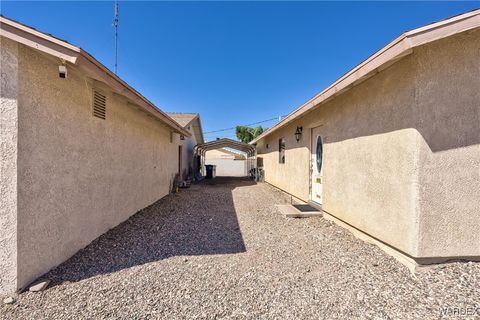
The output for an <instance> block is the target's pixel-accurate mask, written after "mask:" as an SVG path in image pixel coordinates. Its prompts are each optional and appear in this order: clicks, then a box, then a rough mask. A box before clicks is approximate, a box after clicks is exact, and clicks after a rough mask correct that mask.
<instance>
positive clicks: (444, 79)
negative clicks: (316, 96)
mask: <svg viewBox="0 0 480 320" xmlns="http://www.w3.org/2000/svg"><path fill="white" fill-rule="evenodd" d="M478 37H479V35H478V31H476V32H474V33H469V34H460V35H457V36H455V37H451V38H448V39H446V40H442V41H439V42H436V43H433V44H430V45H427V46H425V47H421V48H418V49H417V50H415V52H414V53H413V54H411V55H409V56H407V57H405V58H404V59H402V60H400V61H399V62H397V63H395V64H393V65H392V66H390V67H389V68H388V69H386V70H383V71H381V72H380V73H378V74H377V75H375V76H374V77H372V78H370V79H368V80H366V81H365V82H363V83H361V84H360V85H358V86H356V87H354V88H352V89H350V90H349V91H347V92H346V93H344V94H342V95H340V96H338V97H336V98H333V99H332V100H330V101H328V102H326V103H325V104H324V105H322V106H321V107H320V108H317V109H316V110H315V111H312V112H311V113H309V114H308V115H306V116H304V117H302V118H300V119H298V120H297V121H295V122H294V123H292V124H290V125H289V126H287V127H285V128H282V129H280V130H278V131H276V132H274V133H272V134H270V135H268V136H267V137H265V138H264V139H262V140H261V141H259V143H258V152H259V157H262V158H263V164H264V170H265V180H266V181H267V182H269V183H271V184H273V185H275V186H277V187H279V188H281V189H283V190H285V191H287V192H289V193H291V194H293V195H295V196H297V197H299V198H301V199H303V200H308V199H309V188H310V172H309V170H310V156H311V155H310V148H309V145H310V132H311V128H314V127H318V126H320V129H319V130H320V132H321V133H322V136H323V137H324V169H323V170H324V171H323V198H324V199H323V201H324V202H323V209H324V210H325V211H327V212H329V213H331V214H332V215H334V216H336V217H338V218H340V219H342V220H344V221H346V222H348V223H349V224H351V225H353V226H354V227H357V228H359V229H361V230H363V231H364V232H366V233H368V234H370V235H371V236H373V237H376V238H378V239H380V240H381V241H384V242H386V243H388V244H389V245H391V246H393V247H395V248H397V249H398V250H400V251H402V252H404V253H407V254H408V255H410V256H413V257H440V256H463V255H470V256H478V255H480V251H479V250H480V245H479V241H478V239H479V236H480V235H479V233H478V229H479V228H480V219H479V216H478V212H480V210H479V208H478V203H479V201H478V200H479V198H478V190H479V184H478V180H479V171H478V163H479V156H480V153H479V152H478V150H479V149H478V147H479V139H478V134H479V130H478V123H479V121H478V108H479V107H478V106H479V101H480V99H479V97H478V88H479V83H478V81H479V73H478V72H479V65H478V62H479V60H478V56H479V55H478V54H479V49H478V48H479V45H478ZM475 57H476V58H475ZM437 59H438V60H437ZM467 69H468V70H467ZM452 80H453V81H452ZM297 126H303V128H304V130H303V135H302V139H301V140H300V141H299V142H296V141H295V137H294V133H295V129H296V127H297ZM280 137H285V139H286V148H287V150H286V162H285V164H280V163H279V162H278V139H279V138H280ZM267 143H268V144H269V148H268V149H267V148H266V144H267ZM467 224H468V226H467ZM458 226H459V227H460V228H458V229H455V231H453V229H454V228H456V227H458ZM475 230H477V231H475ZM452 231H453V233H451V232H452ZM465 231H466V232H465ZM462 232H465V233H464V234H461V233H462ZM448 233H450V234H451V235H447V234H448ZM454 239H456V240H455V241H456V243H455V244H453V243H452V242H454ZM467 239H470V240H467ZM472 240H473V242H472Z"/></svg>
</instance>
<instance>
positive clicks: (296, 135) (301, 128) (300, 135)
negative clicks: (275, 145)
mask: <svg viewBox="0 0 480 320" xmlns="http://www.w3.org/2000/svg"><path fill="white" fill-rule="evenodd" d="M302 131H303V127H302V126H298V127H297V131H295V140H297V142H298V141H300V138H301V137H302Z"/></svg>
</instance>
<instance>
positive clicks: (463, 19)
mask: <svg viewBox="0 0 480 320" xmlns="http://www.w3.org/2000/svg"><path fill="white" fill-rule="evenodd" d="M478 27H480V10H474V11H471V12H467V13H465V14H462V15H458V16H456V17H453V18H450V19H447V20H444V21H440V22H436V23H433V24H430V25H428V26H424V27H420V28H417V29H414V30H412V31H409V32H406V33H404V34H402V35H400V36H399V37H397V38H396V39H394V40H393V41H391V42H390V43H389V44H387V45H386V46H385V47H383V48H382V49H380V50H379V51H377V52H375V53H374V54H373V55H372V56H370V57H369V58H368V59H366V60H365V61H364V62H362V63H360V64H359V65H357V66H356V67H355V68H353V69H352V70H350V71H349V72H347V73H346V74H345V75H344V76H342V77H340V78H339V79H338V80H337V81H335V82H334V83H333V84H332V85H330V86H329V87H327V88H326V89H324V90H323V91H322V92H320V93H319V94H317V95H316V96H315V97H313V98H312V99H310V100H308V101H307V102H306V103H304V104H303V105H301V106H300V107H299V108H297V109H295V110H294V111H292V112H291V113H290V114H288V115H287V116H286V117H285V118H283V119H282V120H280V121H279V122H278V123H276V124H275V125H274V126H272V127H271V128H269V129H268V130H266V131H265V132H264V133H262V134H261V135H260V136H258V137H256V138H255V139H253V140H252V141H251V142H250V144H256V143H257V142H258V141H260V140H261V139H263V138H265V137H267V136H268V135H270V134H271V133H273V132H274V131H276V130H277V129H279V128H281V127H283V126H285V125H287V124H289V123H290V122H292V121H294V120H295V119H297V118H299V117H300V116H302V115H304V114H305V113H307V112H308V111H311V110H312V109H314V108H315V107H317V106H319V105H320V104H322V103H323V102H326V101H327V100H328V99H330V98H332V97H334V96H336V95H339V94H341V93H344V92H346V91H347V90H348V89H350V88H352V87H353V86H355V85H358V84H359V83H361V82H363V81H364V80H366V79H368V78H370V77H371V76H372V75H375V74H376V73H377V72H379V71H380V70H382V69H385V68H386V67H388V66H390V65H391V64H393V63H395V62H397V61H398V60H400V59H402V58H403V57H405V56H407V55H409V54H411V53H412V52H413V48H415V47H418V46H420V45H423V44H426V43H429V42H433V41H436V40H440V39H442V38H446V37H448V36H451V35H454V34H458V33H461V32H464V31H468V30H472V29H475V28H478Z"/></svg>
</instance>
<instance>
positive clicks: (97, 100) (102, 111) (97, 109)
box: [93, 90, 107, 120]
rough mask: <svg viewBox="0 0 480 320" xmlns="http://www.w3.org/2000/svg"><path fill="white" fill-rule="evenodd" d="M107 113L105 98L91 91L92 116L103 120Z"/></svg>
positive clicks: (99, 93)
mask: <svg viewBox="0 0 480 320" xmlns="http://www.w3.org/2000/svg"><path fill="white" fill-rule="evenodd" d="M106 112H107V97H105V95H104V94H102V93H101V92H98V91H96V90H93V116H94V117H97V118H100V119H103V120H105V116H106Z"/></svg>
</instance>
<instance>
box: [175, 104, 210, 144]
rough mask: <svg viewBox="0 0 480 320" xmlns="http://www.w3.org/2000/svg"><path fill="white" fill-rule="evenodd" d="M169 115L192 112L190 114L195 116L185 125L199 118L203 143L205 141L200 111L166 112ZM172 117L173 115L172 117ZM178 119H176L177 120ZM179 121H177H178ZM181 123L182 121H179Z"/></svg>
mask: <svg viewBox="0 0 480 320" xmlns="http://www.w3.org/2000/svg"><path fill="white" fill-rule="evenodd" d="M166 113H167V115H168V116H169V117H170V115H169V114H190V115H193V116H194V117H193V118H192V120H190V121H189V122H188V123H187V124H186V125H184V126H183V127H184V128H186V127H188V126H189V125H190V124H191V123H192V122H193V121H195V120H196V119H198V126H199V130H200V137H201V139H202V143H204V142H205V138H204V136H203V129H202V120H200V113H198V112H166ZM170 118H172V117H170ZM172 119H173V120H175V118H172ZM175 121H176V120H175ZM176 122H177V121H176ZM177 123H178V122H177ZM179 124H180V123H179Z"/></svg>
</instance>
